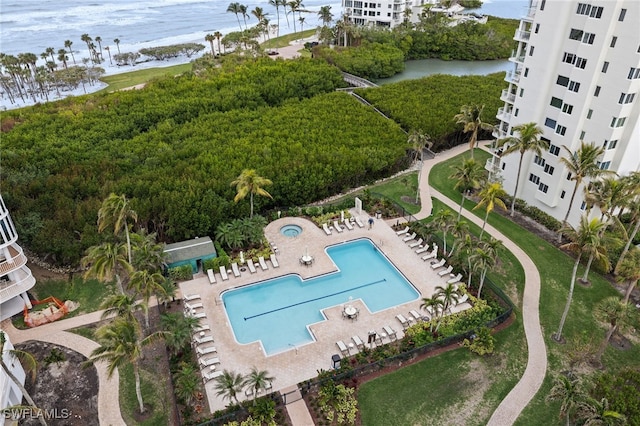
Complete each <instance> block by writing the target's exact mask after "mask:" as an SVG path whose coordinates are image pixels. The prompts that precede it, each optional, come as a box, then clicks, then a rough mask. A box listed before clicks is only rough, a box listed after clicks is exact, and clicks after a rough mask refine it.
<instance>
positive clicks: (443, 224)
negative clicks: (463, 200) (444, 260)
mask: <svg viewBox="0 0 640 426" xmlns="http://www.w3.org/2000/svg"><path fill="white" fill-rule="evenodd" d="M454 220H455V219H454V217H453V212H452V211H451V210H449V209H448V208H443V209H442V210H438V211H437V212H436V214H434V215H433V221H432V223H433V225H434V226H435V227H436V229H438V230H440V231H442V241H443V248H442V255H443V256H444V255H446V254H447V233H448V232H449V230H450V229H451V226H452V225H453V222H454Z"/></svg>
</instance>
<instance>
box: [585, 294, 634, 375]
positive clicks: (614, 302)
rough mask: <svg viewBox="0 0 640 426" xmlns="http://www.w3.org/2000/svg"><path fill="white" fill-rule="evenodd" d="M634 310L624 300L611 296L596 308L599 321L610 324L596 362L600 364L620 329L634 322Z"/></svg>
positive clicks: (595, 313) (595, 358) (594, 312)
mask: <svg viewBox="0 0 640 426" xmlns="http://www.w3.org/2000/svg"><path fill="white" fill-rule="evenodd" d="M633 309H635V308H632V307H631V306H630V305H629V304H628V303H626V302H625V301H624V300H620V299H619V298H618V297H617V296H610V297H607V298H606V299H604V300H601V301H600V302H599V303H598V304H597V305H596V307H595V309H594V311H593V315H594V316H595V317H596V319H597V320H598V321H602V322H605V323H607V324H609V329H608V330H607V334H606V335H605V338H604V341H603V342H602V344H601V345H600V348H599V349H598V352H597V353H596V354H595V356H594V362H595V363H596V364H600V361H601V359H602V355H603V354H604V351H605V350H606V349H607V345H608V344H609V340H611V336H613V333H615V332H616V331H617V330H618V329H624V328H625V327H626V326H627V324H629V323H630V321H631V320H632V314H633Z"/></svg>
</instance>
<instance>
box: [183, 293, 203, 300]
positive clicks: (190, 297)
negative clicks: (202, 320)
mask: <svg viewBox="0 0 640 426" xmlns="http://www.w3.org/2000/svg"><path fill="white" fill-rule="evenodd" d="M182 298H183V299H184V300H186V301H191V300H199V299H200V295H199V294H185V295H184V296H182Z"/></svg>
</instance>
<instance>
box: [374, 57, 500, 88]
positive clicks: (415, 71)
mask: <svg viewBox="0 0 640 426" xmlns="http://www.w3.org/2000/svg"><path fill="white" fill-rule="evenodd" d="M512 68H513V63H512V62H509V61H508V60H506V59H502V60H495V61H443V60H441V59H418V60H415V61H407V62H405V70H404V71H403V72H401V73H400V74H396V75H394V76H393V77H389V78H381V79H380V80H378V81H377V82H376V83H377V84H380V85H382V84H388V83H397V82H398V81H402V80H413V79H416V78H422V77H427V76H429V75H434V74H449V75H487V74H493V73H494V72H504V71H508V70H510V69H512Z"/></svg>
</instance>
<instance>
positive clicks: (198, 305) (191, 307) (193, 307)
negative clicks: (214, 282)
mask: <svg viewBox="0 0 640 426" xmlns="http://www.w3.org/2000/svg"><path fill="white" fill-rule="evenodd" d="M203 307H204V306H203V305H202V303H194V304H189V303H187V302H184V308H185V309H186V310H188V311H195V310H196V309H198V308H203Z"/></svg>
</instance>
